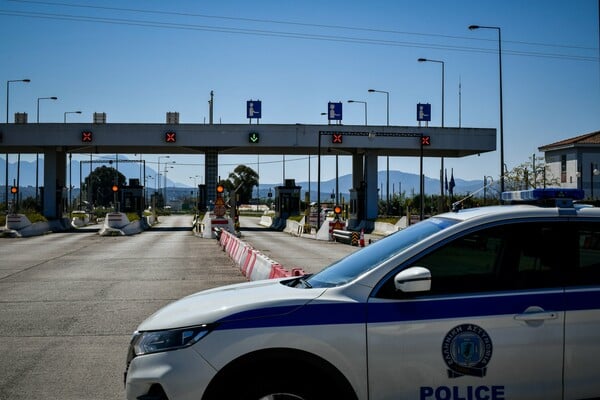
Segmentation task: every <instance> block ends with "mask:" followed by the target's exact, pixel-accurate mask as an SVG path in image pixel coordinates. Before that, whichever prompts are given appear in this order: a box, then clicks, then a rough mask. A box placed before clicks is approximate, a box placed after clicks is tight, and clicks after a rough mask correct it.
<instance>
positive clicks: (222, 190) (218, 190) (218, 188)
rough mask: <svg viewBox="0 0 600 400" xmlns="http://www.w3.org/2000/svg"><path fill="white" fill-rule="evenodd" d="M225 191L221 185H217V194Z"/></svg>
mask: <svg viewBox="0 0 600 400" xmlns="http://www.w3.org/2000/svg"><path fill="white" fill-rule="evenodd" d="M224 191H225V188H224V187H223V185H217V193H223V192H224Z"/></svg>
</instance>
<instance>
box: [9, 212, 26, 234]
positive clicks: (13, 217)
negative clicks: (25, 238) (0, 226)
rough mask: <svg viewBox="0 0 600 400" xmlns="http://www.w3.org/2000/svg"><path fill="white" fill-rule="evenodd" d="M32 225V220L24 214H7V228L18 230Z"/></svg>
mask: <svg viewBox="0 0 600 400" xmlns="http://www.w3.org/2000/svg"><path fill="white" fill-rule="evenodd" d="M29 225H31V221H29V218H27V217H26V216H25V215H24V214H8V215H7V216H6V229H14V230H16V231H18V230H19V229H23V228H26V227H28V226H29Z"/></svg>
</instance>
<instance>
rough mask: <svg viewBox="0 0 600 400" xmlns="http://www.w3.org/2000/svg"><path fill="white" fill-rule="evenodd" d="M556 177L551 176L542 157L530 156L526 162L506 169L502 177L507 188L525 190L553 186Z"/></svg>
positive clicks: (556, 179)
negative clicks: (508, 169)
mask: <svg viewBox="0 0 600 400" xmlns="http://www.w3.org/2000/svg"><path fill="white" fill-rule="evenodd" d="M557 184H559V181H558V178H556V177H554V176H551V174H550V173H549V172H548V170H547V169H546V164H545V163H544V158H543V157H535V155H533V156H531V157H530V158H529V160H528V161H527V162H524V163H522V164H520V165H517V166H516V167H514V168H513V169H512V170H510V171H508V172H507V173H506V175H505V178H504V187H505V190H506V191H509V190H526V189H535V188H542V187H546V186H555V185H557Z"/></svg>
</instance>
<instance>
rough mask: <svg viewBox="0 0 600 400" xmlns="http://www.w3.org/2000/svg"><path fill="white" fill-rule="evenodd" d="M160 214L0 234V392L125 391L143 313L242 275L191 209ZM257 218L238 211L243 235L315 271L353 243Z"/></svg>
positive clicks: (107, 399) (100, 395)
mask: <svg viewBox="0 0 600 400" xmlns="http://www.w3.org/2000/svg"><path fill="white" fill-rule="evenodd" d="M160 221H161V222H160V223H159V224H158V225H157V226H156V227H154V228H153V229H151V230H149V231H146V232H142V233H141V234H138V235H134V236H121V237H114V236H99V235H98V234H97V233H96V230H95V229H94V228H93V227H92V228H86V229H83V230H80V231H78V232H73V233H54V234H48V235H44V236H36V237H29V238H21V239H17V238H12V239H11V238H2V239H0V260H1V261H0V400H13V399H14V400H21V399H27V400H31V399H57V400H58V399H60V400H70V399H73V400H75V399H77V400H82V399H83V400H87V399H93V400H95V399H98V400H111V399H123V398H124V397H125V391H124V389H123V371H124V368H125V357H126V351H127V347H128V345H129V340H130V337H131V334H132V332H133V331H134V330H135V329H136V327H137V326H138V324H139V323H140V322H142V321H143V320H144V319H145V318H147V317H148V316H149V315H150V314H152V313H153V312H154V311H156V310H157V309H159V308H161V307H162V306H164V305H166V304H168V303H170V302H172V301H175V300H177V299H179V298H181V297H184V296H186V295H188V294H191V293H195V292H197V291H200V290H203V289H208V288H211V287H215V286H222V285H226V284H230V283H238V282H245V281H246V278H245V277H243V276H242V275H241V273H240V271H239V269H238V268H236V267H235V266H234V264H233V262H232V261H231V260H230V259H229V258H228V256H227V254H226V253H225V252H223V251H221V248H220V247H219V246H218V244H217V241H216V240H214V239H203V238H200V237H196V236H194V235H193V234H192V227H191V222H192V217H191V216H171V217H161V218H160ZM258 221H259V219H258V218H248V219H246V218H243V219H242V221H241V222H242V226H243V227H244V229H243V231H242V240H245V241H248V242H250V243H251V244H252V245H253V247H255V248H257V249H259V250H261V251H262V252H263V253H265V254H267V255H268V256H269V257H271V258H273V259H274V260H275V261H277V262H279V263H281V264H282V265H283V266H284V267H285V268H286V269H291V268H293V267H300V268H303V269H304V270H305V271H306V272H317V271H319V270H321V269H322V268H323V267H325V266H326V265H328V264H329V263H331V262H332V261H334V260H336V259H339V258H341V257H343V256H345V255H346V254H349V253H351V252H354V251H357V250H358V249H359V248H357V247H352V246H348V245H344V244H339V243H330V242H322V241H317V240H314V239H305V238H297V237H293V236H291V235H289V234H285V233H282V232H274V231H269V230H266V229H265V228H264V227H262V226H260V225H258ZM96 228H99V226H96Z"/></svg>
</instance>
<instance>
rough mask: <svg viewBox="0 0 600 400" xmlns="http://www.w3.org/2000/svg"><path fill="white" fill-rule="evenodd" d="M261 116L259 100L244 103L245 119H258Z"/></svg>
mask: <svg viewBox="0 0 600 400" xmlns="http://www.w3.org/2000/svg"><path fill="white" fill-rule="evenodd" d="M261 116H262V103H261V101H260V100H249V101H247V102H246V118H260V117H261Z"/></svg>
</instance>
